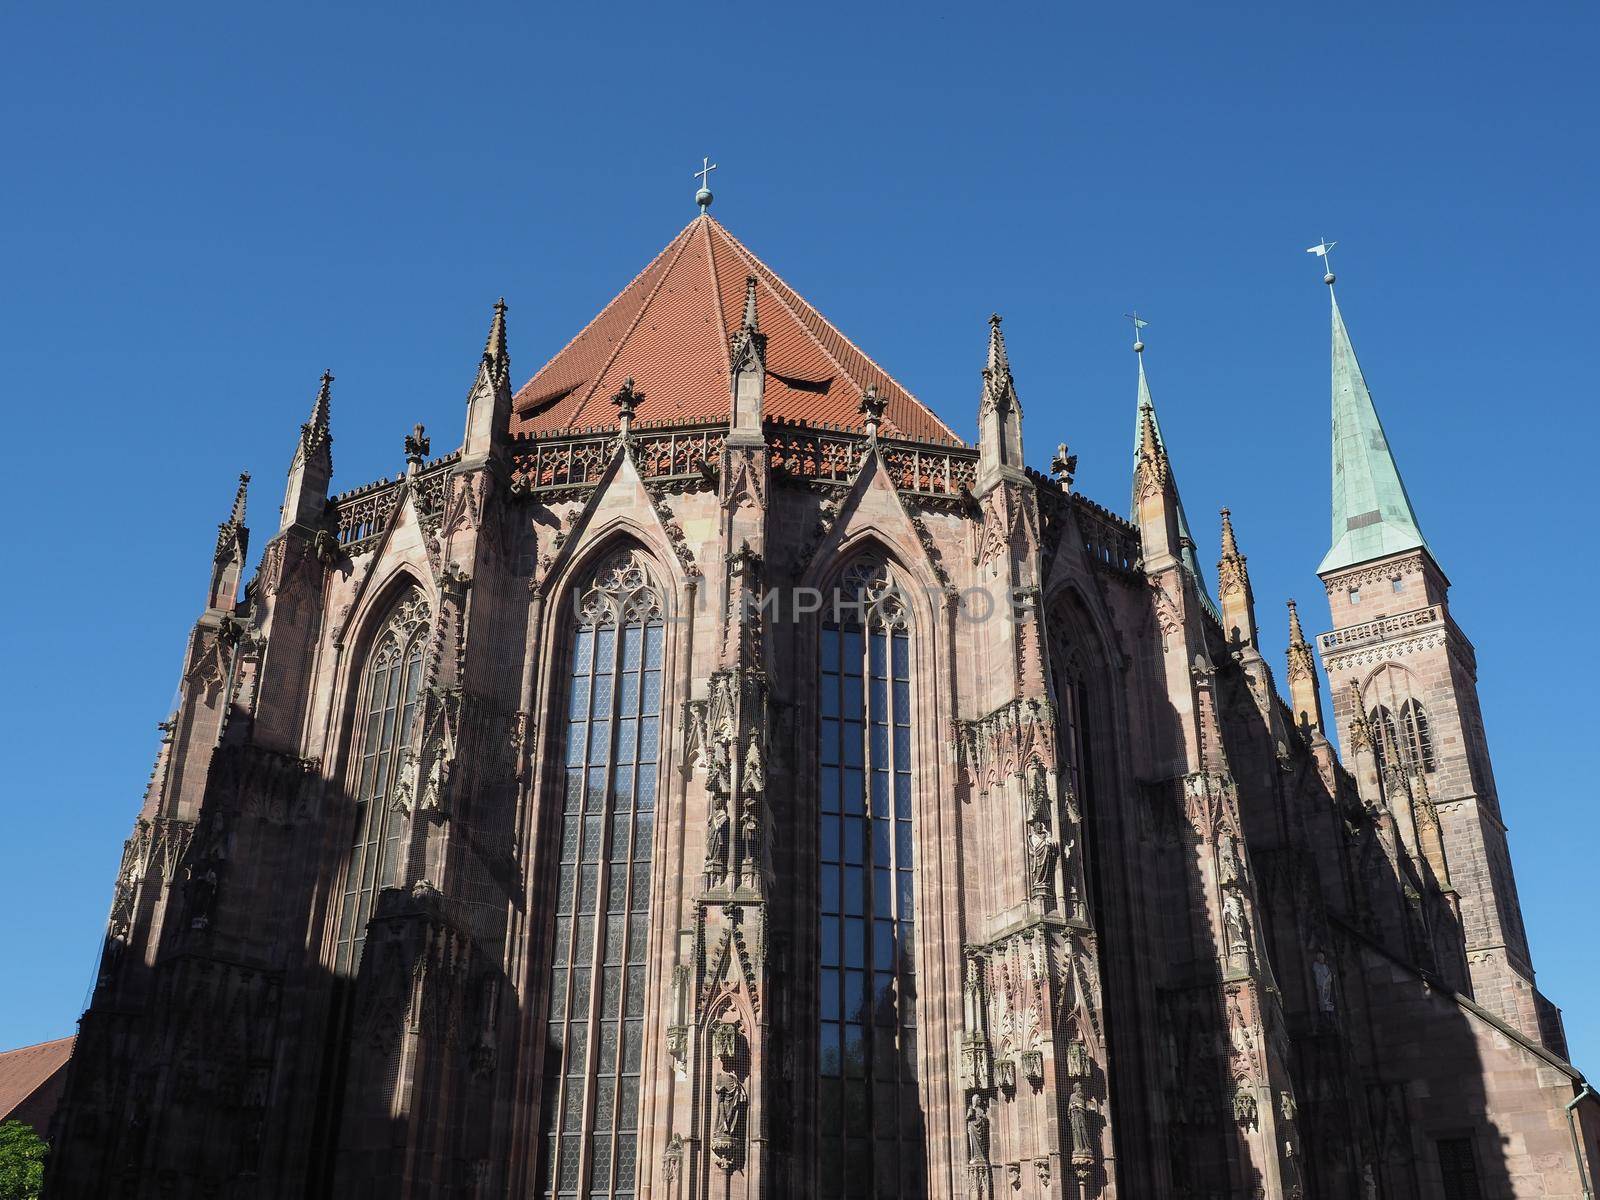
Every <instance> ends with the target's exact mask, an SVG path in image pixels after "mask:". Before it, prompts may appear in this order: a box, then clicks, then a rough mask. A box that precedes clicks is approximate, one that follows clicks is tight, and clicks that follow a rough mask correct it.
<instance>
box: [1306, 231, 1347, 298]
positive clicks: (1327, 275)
mask: <svg viewBox="0 0 1600 1200" xmlns="http://www.w3.org/2000/svg"><path fill="white" fill-rule="evenodd" d="M1338 244H1339V243H1338V242H1330V241H1329V240H1328V239H1327V238H1322V239H1321V240H1320V241H1318V242H1317V244H1316V245H1315V246H1307V247H1306V253H1307V254H1315V255H1316V256H1317V257H1318V258H1320V259H1321V260H1322V269H1323V272H1324V274H1323V276H1322V282H1323V283H1325V284H1327V285H1328V286H1329V287H1332V286H1333V283H1334V275H1333V262H1332V260H1331V259H1329V258H1328V255H1329V253H1330V252H1331V251H1332V250H1333V248H1334V247H1335V246H1337V245H1338Z"/></svg>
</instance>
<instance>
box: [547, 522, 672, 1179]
mask: <svg viewBox="0 0 1600 1200" xmlns="http://www.w3.org/2000/svg"><path fill="white" fill-rule="evenodd" d="M664 634H665V627H664V625H663V623H662V618H661V594H660V592H659V591H658V590H657V589H656V586H655V584H654V583H653V581H652V580H651V577H650V575H649V573H648V572H647V571H646V569H645V566H644V560H643V558H642V556H640V555H639V554H638V552H637V551H633V550H627V551H623V552H621V553H619V554H616V555H614V556H613V557H611V558H609V559H607V560H606V561H605V562H604V563H603V564H602V565H601V566H600V568H599V569H598V570H597V571H596V572H595V573H594V576H593V578H592V579H591V580H590V581H589V582H588V583H587V584H584V585H581V586H580V587H579V588H578V589H577V590H576V592H575V594H574V596H573V608H572V617H571V624H570V630H569V634H568V638H569V646H570V653H569V659H568V669H567V673H566V682H567V695H566V701H565V703H566V721H567V725H566V729H567V736H566V767H565V776H564V778H563V780H562V784H561V789H562V792H561V794H562V799H563V807H562V816H561V843H560V846H561V856H560V857H561V864H560V867H559V868H557V880H556V895H555V909H556V917H555V938H554V944H553V947H552V951H551V958H550V972H549V979H550V1009H549V1012H548V1014H547V1021H546V1025H545V1038H546V1046H545V1075H544V1102H543V1107H542V1117H541V1124H542V1132H541V1147H540V1162H539V1194H540V1195H542V1196H558V1197H580V1196H581V1197H585V1198H587V1197H602V1196H603V1197H611V1196H624V1197H626V1196H632V1195H633V1194H634V1186H635V1182H634V1181H635V1179H636V1177H637V1174H638V1140H639V1134H638V1124H639V1063H640V1058H641V1053H642V1050H643V1041H644V1032H643V1030H644V1004H645V949H646V944H647V941H648V933H649V925H650V857H651V846H652V844H653V841H654V837H655V819H656V771H657V764H658V763H659V761H660V757H661V691H662V685H661V671H662V658H663V638H664Z"/></svg>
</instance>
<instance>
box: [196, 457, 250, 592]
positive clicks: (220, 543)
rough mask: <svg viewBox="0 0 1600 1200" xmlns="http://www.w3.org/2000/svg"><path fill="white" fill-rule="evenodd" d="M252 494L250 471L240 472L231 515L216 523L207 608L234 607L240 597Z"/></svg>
mask: <svg viewBox="0 0 1600 1200" xmlns="http://www.w3.org/2000/svg"><path fill="white" fill-rule="evenodd" d="M249 495H250V475H249V473H248V472H241V473H240V475H239V487H238V489H237V490H236V491H235V492H234V493H233V507H232V508H231V509H230V510H229V512H228V519H227V520H226V521H224V522H222V524H220V525H218V526H217V549H216V553H215V554H214V555H213V556H212V560H211V590H210V595H209V597H208V599H207V601H206V607H207V608H211V609H222V610H229V611H231V610H232V608H233V606H234V604H235V603H236V602H237V601H238V598H239V580H240V579H241V577H242V576H243V575H244V557H245V552H246V550H247V549H248V547H249V545H250V530H249V529H247V528H246V527H245V523H244V513H245V504H246V502H247V501H248V499H249Z"/></svg>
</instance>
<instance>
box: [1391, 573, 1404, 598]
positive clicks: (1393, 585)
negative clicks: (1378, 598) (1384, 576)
mask: <svg viewBox="0 0 1600 1200" xmlns="http://www.w3.org/2000/svg"><path fill="white" fill-rule="evenodd" d="M1389 586H1390V587H1391V588H1392V589H1393V590H1394V593H1395V595H1397V596H1398V595H1399V594H1400V591H1401V583H1400V576H1398V575H1396V576H1395V577H1394V578H1393V579H1391V580H1389Z"/></svg>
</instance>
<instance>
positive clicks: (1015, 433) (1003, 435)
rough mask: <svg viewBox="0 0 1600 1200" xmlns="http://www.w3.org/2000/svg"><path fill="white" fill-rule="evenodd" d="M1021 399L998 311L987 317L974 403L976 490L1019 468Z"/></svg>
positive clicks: (990, 485) (985, 488) (1020, 457)
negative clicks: (985, 355) (984, 355)
mask: <svg viewBox="0 0 1600 1200" xmlns="http://www.w3.org/2000/svg"><path fill="white" fill-rule="evenodd" d="M1023 466H1024V462H1023V456H1022V402H1021V400H1019V399H1018V398H1017V385H1016V380H1015V379H1013V378H1012V375H1011V360H1010V358H1009V357H1008V356H1007V354H1006V336H1005V334H1004V333H1002V332H1001V331H1000V314H999V313H993V314H991V315H990V317H989V356H988V358H987V360H986V361H985V363H984V368H983V397H982V399H981V400H980V401H979V403H978V491H979V492H980V493H982V492H987V491H988V490H989V489H990V488H991V487H992V486H993V484H994V482H995V481H996V480H997V479H998V478H999V476H1000V473H1001V472H1003V471H1014V472H1021V471H1022V469H1023Z"/></svg>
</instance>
